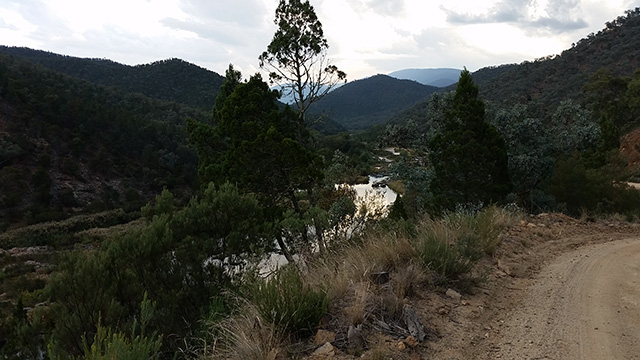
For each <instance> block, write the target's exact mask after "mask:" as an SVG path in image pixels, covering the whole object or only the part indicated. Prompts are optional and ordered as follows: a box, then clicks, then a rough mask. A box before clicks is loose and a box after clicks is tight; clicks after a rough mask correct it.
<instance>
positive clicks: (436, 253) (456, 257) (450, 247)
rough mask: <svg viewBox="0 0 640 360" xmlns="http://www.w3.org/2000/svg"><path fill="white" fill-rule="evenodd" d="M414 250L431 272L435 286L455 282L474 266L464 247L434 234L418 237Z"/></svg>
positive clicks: (467, 250)
mask: <svg viewBox="0 0 640 360" xmlns="http://www.w3.org/2000/svg"><path fill="white" fill-rule="evenodd" d="M415 248H416V252H417V253H418V257H419V258H420V260H422V263H423V264H424V265H425V266H426V267H427V268H428V269H429V270H431V271H432V272H433V274H434V280H435V282H436V284H444V283H447V282H450V281H452V280H456V279H458V278H460V276H462V275H464V274H467V273H468V272H470V271H471V270H472V269H473V266H474V265H475V260H474V259H473V257H472V256H469V255H470V253H469V249H468V248H466V246H460V245H458V244H456V243H448V242H447V241H446V240H444V239H442V238H438V237H437V236H436V234H434V233H428V234H422V235H421V236H419V240H418V241H417V243H416V244H415ZM465 248H466V249H465Z"/></svg>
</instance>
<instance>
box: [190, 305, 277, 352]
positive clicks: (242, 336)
mask: <svg viewBox="0 0 640 360" xmlns="http://www.w3.org/2000/svg"><path fill="white" fill-rule="evenodd" d="M214 331H215V332H216V333H218V334H220V335H219V336H218V339H219V342H218V343H217V344H216V346H214V347H213V348H212V349H211V351H209V352H208V353H207V354H206V355H205V356H204V357H203V359H238V360H241V359H256V360H281V359H286V358H287V355H288V354H287V351H286V347H287V344H288V339H287V338H285V337H284V336H282V335H281V334H279V333H278V332H277V331H276V330H275V328H274V327H273V326H271V325H269V324H267V323H266V322H264V321H263V320H262V319H261V317H260V314H259V313H258V310H257V309H256V308H255V307H254V306H252V305H250V304H246V305H245V307H244V308H243V309H242V310H241V311H239V312H238V314H237V315H236V316H233V317H230V318H228V319H227V320H225V321H222V322H220V323H217V324H215V325H214Z"/></svg>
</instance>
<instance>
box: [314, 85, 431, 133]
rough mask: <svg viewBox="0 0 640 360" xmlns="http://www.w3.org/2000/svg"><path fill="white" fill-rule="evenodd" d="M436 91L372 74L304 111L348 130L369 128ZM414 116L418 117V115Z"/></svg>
mask: <svg viewBox="0 0 640 360" xmlns="http://www.w3.org/2000/svg"><path fill="white" fill-rule="evenodd" d="M437 90H438V88H436V87H433V86H428V85H422V84H419V83H417V82H415V81H411V80H399V79H395V78H392V77H390V76H387V75H374V76H371V77H369V78H365V79H360V80H355V81H352V82H349V83H348V84H345V85H343V86H341V87H340V88H337V89H335V90H334V91H332V92H330V93H329V94H327V95H326V96H325V97H323V98H322V99H321V100H319V101H318V102H316V103H314V104H313V105H312V106H311V107H310V108H309V112H308V114H309V115H311V116H309V118H310V119H312V118H315V117H319V118H320V119H324V118H328V119H330V120H332V121H335V122H336V123H338V124H340V125H341V126H343V127H345V128H346V129H347V130H349V131H352V132H354V131H362V130H369V129H370V128H371V127H372V126H375V125H384V124H386V123H387V122H389V121H390V120H391V119H393V117H394V115H395V114H397V113H398V112H400V111H402V110H404V109H406V108H407V107H410V106H412V105H414V104H415V103H417V102H419V101H421V100H423V99H428V98H429V96H430V95H431V94H434V93H435V91H437ZM416 118H417V121H420V120H422V117H416ZM414 120H416V119H415V118H414ZM414 136H415V134H414Z"/></svg>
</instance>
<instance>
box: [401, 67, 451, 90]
mask: <svg viewBox="0 0 640 360" xmlns="http://www.w3.org/2000/svg"><path fill="white" fill-rule="evenodd" d="M389 76H391V77H394V78H396V79H404V80H414V81H417V82H419V83H420V84H423V85H430V86H436V87H445V86H449V85H451V84H453V83H456V82H458V78H459V77H460V69H448V68H440V69H403V70H398V71H394V72H392V73H390V74H389Z"/></svg>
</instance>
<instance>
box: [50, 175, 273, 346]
mask: <svg viewBox="0 0 640 360" xmlns="http://www.w3.org/2000/svg"><path fill="white" fill-rule="evenodd" d="M143 212H144V214H145V215H146V216H147V221H148V223H147V224H146V226H144V227H142V228H141V229H138V230H134V231H132V232H130V233H128V234H126V235H124V236H114V237H113V238H112V239H110V241H107V242H103V243H102V244H101V246H100V247H99V248H98V249H96V250H94V251H91V252H86V251H76V252H74V253H71V254H69V255H66V256H65V257H64V258H63V261H61V263H60V265H59V268H58V269H57V271H56V272H55V273H54V274H53V275H52V277H51V281H50V283H49V285H48V286H47V293H48V294H49V297H50V298H49V301H50V303H51V312H50V315H49V316H51V317H53V319H54V322H53V330H52V331H51V338H52V340H53V343H54V344H55V345H56V346H57V348H56V349H57V350H58V351H59V352H61V353H66V354H71V355H78V354H82V353H83V351H85V350H86V349H85V348H86V346H83V344H82V342H81V341H80V339H82V336H83V335H85V338H86V339H87V341H89V339H92V338H93V335H95V334H96V333H97V331H98V329H97V328H96V326H97V324H98V320H100V321H101V323H100V324H101V325H103V326H104V328H105V329H110V330H113V333H109V332H108V331H107V332H106V333H105V334H106V335H105V336H107V337H106V339H107V340H109V341H112V342H114V343H116V345H118V346H121V345H122V346H124V345H126V346H133V345H136V343H135V342H134V338H133V337H129V339H130V340H131V341H132V342H131V343H127V342H126V341H125V342H124V343H123V341H124V340H123V339H122V336H121V335H119V333H121V332H123V331H124V330H126V329H128V328H130V327H131V326H133V325H135V324H136V322H137V321H138V320H137V319H140V321H142V322H143V323H141V325H143V326H144V327H146V328H153V329H154V330H155V331H157V333H158V334H164V335H166V336H167V337H166V338H165V339H166V340H165V341H163V351H168V352H170V353H172V352H175V351H176V350H177V348H178V347H179V346H182V345H184V341H185V339H188V338H189V337H190V336H193V335H194V334H196V333H197V332H198V331H200V326H201V324H199V323H198V320H199V319H200V318H201V317H202V316H203V314H205V313H207V312H208V311H209V307H210V304H211V299H213V298H221V297H222V294H223V293H224V292H225V291H226V290H231V289H233V288H234V287H235V286H236V280H237V276H239V275H241V274H242V273H243V271H244V269H245V267H246V266H248V265H250V264H251V262H252V259H256V258H259V256H260V255H261V254H263V253H264V251H265V250H266V249H268V248H269V246H270V245H271V244H270V242H268V239H269V238H268V237H267V235H266V234H267V231H268V229H267V228H266V226H267V225H266V224H265V222H264V218H263V215H262V209H261V208H260V207H259V205H258V203H257V201H256V200H255V199H254V198H252V197H251V196H248V195H241V194H240V193H239V191H238V189H237V188H236V187H235V186H232V185H229V184H225V185H222V186H220V187H216V186H215V185H213V184H210V186H209V187H207V188H206V189H205V190H204V192H203V194H202V196H201V197H199V198H193V199H192V200H191V201H190V202H189V204H188V205H187V206H185V207H184V208H179V207H177V206H175V203H174V198H173V195H172V194H171V193H170V192H169V191H164V192H163V193H162V194H161V195H160V196H159V197H158V198H157V200H156V205H155V206H151V205H150V206H147V207H146V208H145V210H144V211H143ZM145 294H148V298H149V299H150V300H152V301H153V302H154V303H155V304H156V308H155V316H154V317H153V318H152V319H149V316H146V315H145V311H146V310H145V309H146V307H145V306H143V307H142V309H140V310H139V308H138V306H139V304H140V302H141V301H143V300H144V299H145V296H147V295H145ZM139 311H141V313H140V315H139V316H138V312H139ZM110 330H109V331H110ZM114 334H115V335H114ZM169 334H170V335H171V336H168V335H169ZM103 338H104V337H103ZM141 339H142V338H141ZM154 341H155V340H154ZM154 341H152V342H151V343H154ZM151 343H149V342H142V343H139V344H137V345H136V346H138V345H140V346H143V345H144V346H147V345H149V344H151ZM145 344H146V345H145ZM96 346H97V351H98V352H102V353H104V352H105V351H107V350H108V349H107V348H106V347H105V346H106V345H96ZM144 346H143V348H144V349H148V347H144ZM105 349H107V350H105ZM127 349H128V347H127ZM92 351H93V350H92ZM114 351H115V350H114Z"/></svg>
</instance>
